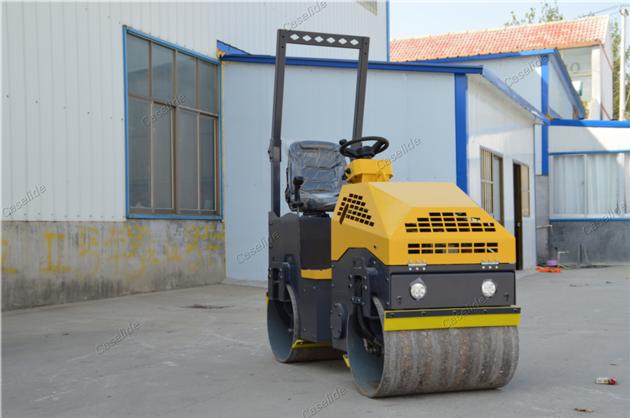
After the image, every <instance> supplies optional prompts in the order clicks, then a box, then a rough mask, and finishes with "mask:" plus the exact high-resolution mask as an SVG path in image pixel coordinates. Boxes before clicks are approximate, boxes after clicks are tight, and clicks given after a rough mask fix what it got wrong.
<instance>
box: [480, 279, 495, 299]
mask: <svg viewBox="0 0 630 418" xmlns="http://www.w3.org/2000/svg"><path fill="white" fill-rule="evenodd" d="M496 292H497V285H496V284H495V283H494V282H493V281H492V280H490V279H488V280H484V281H483V283H481V293H483V295H484V296H485V297H487V298H490V297H492V296H494V294H495V293H496Z"/></svg>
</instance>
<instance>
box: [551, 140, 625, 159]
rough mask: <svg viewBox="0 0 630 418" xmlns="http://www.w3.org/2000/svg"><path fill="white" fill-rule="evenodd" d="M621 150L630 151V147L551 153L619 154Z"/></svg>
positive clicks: (555, 153) (556, 153) (554, 153)
mask: <svg viewBox="0 0 630 418" xmlns="http://www.w3.org/2000/svg"><path fill="white" fill-rule="evenodd" d="M629 139H630V138H629ZM620 152H630V149H617V150H601V151H558V152H550V153H549V155H582V154H617V153H620Z"/></svg>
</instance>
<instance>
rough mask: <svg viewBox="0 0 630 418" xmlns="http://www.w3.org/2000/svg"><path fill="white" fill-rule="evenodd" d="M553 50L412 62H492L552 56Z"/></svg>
mask: <svg viewBox="0 0 630 418" xmlns="http://www.w3.org/2000/svg"><path fill="white" fill-rule="evenodd" d="M554 51H555V49H535V50H532V51H520V52H505V53H501V54H482V55H472V56H466V57H451V58H439V59H434V60H423V61H414V62H423V63H427V64H428V63H434V64H441V63H447V62H464V61H477V60H494V59H501V58H515V57H529V56H532V55H546V54H553V53H554Z"/></svg>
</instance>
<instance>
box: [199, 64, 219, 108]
mask: <svg viewBox="0 0 630 418" xmlns="http://www.w3.org/2000/svg"><path fill="white" fill-rule="evenodd" d="M216 84H217V66H216V65H210V64H207V63H205V62H199V107H200V108H201V109H202V110H205V111H207V112H210V113H217V104H216V102H217V100H216V98H217V85H216Z"/></svg>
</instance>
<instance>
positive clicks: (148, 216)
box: [123, 26, 223, 220]
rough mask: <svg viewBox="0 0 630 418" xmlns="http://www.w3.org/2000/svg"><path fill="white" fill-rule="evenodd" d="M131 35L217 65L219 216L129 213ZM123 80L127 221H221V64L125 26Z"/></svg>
mask: <svg viewBox="0 0 630 418" xmlns="http://www.w3.org/2000/svg"><path fill="white" fill-rule="evenodd" d="M128 33H129V34H132V35H135V36H139V37H142V38H145V39H147V40H150V41H152V42H155V43H156V44H160V45H163V46H165V47H167V48H171V49H175V50H176V51H180V52H184V53H186V54H189V55H191V56H194V57H196V58H199V59H201V60H202V61H208V62H211V63H213V64H218V68H217V70H218V72H219V79H218V89H217V94H218V95H219V114H218V123H219V138H218V141H219V178H218V183H219V213H220V215H212V216H196V215H195V216H187V215H164V214H160V215H151V214H132V213H129V193H130V190H129V121H128V93H127V34H128ZM123 71H124V74H123V79H124V86H125V94H124V96H125V214H126V217H127V218H129V219H180V220H221V219H223V157H222V139H221V137H222V119H223V118H222V107H221V106H222V104H221V97H222V74H221V63H220V62H219V61H218V60H216V59H213V58H210V57H208V56H205V55H203V54H199V53H197V52H195V51H192V50H190V49H187V48H182V47H179V46H177V45H175V44H172V43H170V42H166V41H163V40H161V39H157V38H155V37H153V36H150V35H147V34H145V33H143V32H140V31H138V30H135V29H131V28H129V27H127V26H123Z"/></svg>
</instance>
